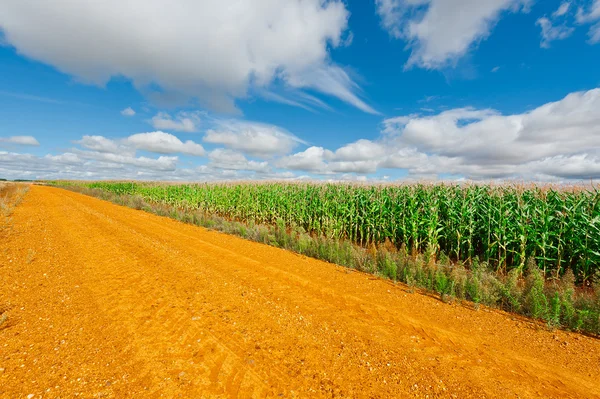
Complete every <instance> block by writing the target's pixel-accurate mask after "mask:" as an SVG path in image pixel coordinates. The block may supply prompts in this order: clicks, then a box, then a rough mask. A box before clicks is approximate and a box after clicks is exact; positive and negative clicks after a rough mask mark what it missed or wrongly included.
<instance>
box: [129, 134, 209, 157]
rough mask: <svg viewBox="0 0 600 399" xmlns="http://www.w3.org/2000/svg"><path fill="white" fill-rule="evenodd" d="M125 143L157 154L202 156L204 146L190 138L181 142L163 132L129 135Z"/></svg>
mask: <svg viewBox="0 0 600 399" xmlns="http://www.w3.org/2000/svg"><path fill="white" fill-rule="evenodd" d="M125 143H127V144H131V145H132V146H133V147H135V148H136V149H138V150H145V151H150V152H155V153H157V154H175V153H181V154H188V155H195V156H199V157H201V156H204V155H205V151H204V148H203V147H202V146H201V145H200V144H197V143H195V142H193V141H192V140H187V141H186V142H182V141H181V140H179V139H178V138H177V137H175V136H173V135H172V134H169V133H165V132H160V131H159V132H151V133H138V134H134V135H132V136H129V137H128V138H127V139H126V140H125Z"/></svg>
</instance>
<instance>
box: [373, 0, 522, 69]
mask: <svg viewBox="0 0 600 399" xmlns="http://www.w3.org/2000/svg"><path fill="white" fill-rule="evenodd" d="M375 3H376V5H377V13H378V15H379V17H380V18H381V24H382V26H383V28H384V29H386V30H387V31H388V32H389V33H390V35H391V36H392V37H395V38H398V39H403V40H405V41H406V42H407V43H408V47H410V48H411V50H412V53H411V56H410V58H409V60H408V63H407V65H406V66H407V67H411V66H417V67H422V68H427V69H441V68H444V67H447V66H449V65H453V64H454V63H456V61H457V60H458V59H459V58H461V57H462V56H464V55H465V54H466V53H467V52H468V51H469V50H470V49H472V48H473V47H474V46H476V45H477V44H478V43H479V42H480V41H482V40H484V39H486V38H487V37H488V36H489V35H490V33H491V31H492V29H493V27H494V25H495V24H496V22H497V21H498V20H499V19H500V18H501V16H502V14H503V13H505V12H507V11H512V12H518V11H523V10H527V6H528V4H529V3H530V0H376V1H375Z"/></svg>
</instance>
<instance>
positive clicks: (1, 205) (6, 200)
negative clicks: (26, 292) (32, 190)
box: [0, 182, 29, 330]
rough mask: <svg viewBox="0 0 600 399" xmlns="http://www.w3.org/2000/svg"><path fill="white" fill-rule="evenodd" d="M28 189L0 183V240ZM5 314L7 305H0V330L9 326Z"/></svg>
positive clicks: (23, 185)
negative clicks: (13, 212)
mask: <svg viewBox="0 0 600 399" xmlns="http://www.w3.org/2000/svg"><path fill="white" fill-rule="evenodd" d="M28 189H29V186H28V185H25V184H21V183H7V182H0V239H1V238H2V234H4V232H5V230H6V229H8V228H10V225H11V214H12V211H13V209H14V208H15V206H17V205H18V204H19V203H20V202H21V200H22V199H23V197H24V196H25V193H26V192H27V190H28ZM0 242H1V240H0ZM7 312H8V305H6V304H3V303H0V330H1V329H3V328H6V327H8V325H9V320H8V314H7Z"/></svg>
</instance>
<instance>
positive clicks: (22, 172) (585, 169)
mask: <svg viewBox="0 0 600 399" xmlns="http://www.w3.org/2000/svg"><path fill="white" fill-rule="evenodd" d="M214 123H215V124H216V125H219V124H220V125H221V127H223V129H222V131H220V132H219V131H217V130H215V131H212V133H211V132H208V133H207V135H206V139H207V141H209V142H211V143H212V144H221V145H224V146H225V148H223V147H218V148H216V149H213V150H212V151H210V152H209V153H208V163H205V164H203V165H199V166H198V165H197V164H196V165H194V166H192V167H187V168H181V167H180V166H179V159H178V157H177V156H164V155H162V156H160V157H158V158H153V157H149V156H138V154H136V152H137V151H138V150H146V151H150V152H154V153H159V154H179V153H183V154H193V155H202V154H204V149H203V148H202V147H201V146H200V145H199V144H197V143H194V142H192V141H187V142H182V141H181V140H180V139H178V138H177V137H175V136H173V135H171V134H168V133H164V132H152V133H140V134H137V135H133V136H129V137H125V138H120V139H108V138H105V137H102V136H84V137H83V138H82V139H81V140H79V141H77V142H76V143H77V144H79V146H80V148H73V149H70V150H69V151H67V152H65V153H59V154H49V155H46V156H43V157H37V156H34V155H29V154H15V153H9V152H0V175H2V176H3V177H9V178H11V177H12V178H15V177H45V178H58V177H62V178H86V179H91V178H120V179H126V178H136V179H159V180H202V181H204V180H211V179H213V180H214V179H217V180H222V179H275V178H290V179H292V178H293V179H296V178H303V179H304V178H315V177H319V178H321V179H327V180H330V181H338V180H344V179H359V180H361V179H363V180H364V179H367V178H368V179H369V180H371V179H376V178H377V175H381V174H385V175H388V176H389V175H390V174H392V173H393V172H392V171H391V170H393V169H399V170H402V171H403V172H406V173H407V177H406V178H407V179H422V178H427V179H435V178H447V177H448V176H450V177H451V178H455V179H481V180H490V179H525V180H558V181H565V180H569V179H590V178H594V179H598V178H600V88H597V89H593V90H589V91H586V92H576V93H571V94H569V95H567V96H566V97H564V98H562V99H560V100H559V101H555V102H550V103H547V104H544V105H541V106H539V107H537V108H535V109H533V110H531V111H529V112H525V113H517V114H509V115H504V114H502V113H500V112H499V111H496V110H493V109H476V108H473V107H465V108H456V109H450V110H446V111H443V112H439V113H437V114H421V115H418V114H410V115H400V116H395V117H392V118H387V119H385V120H383V122H382V125H381V132H380V135H379V137H378V138H376V139H373V140H367V139H360V140H357V141H355V142H352V143H348V144H345V145H342V146H340V147H339V148H337V149H335V150H334V151H331V150H329V149H326V148H323V147H320V146H311V147H308V148H306V149H304V150H302V151H299V152H296V153H293V154H290V152H291V151H292V150H293V148H294V146H295V145H297V144H300V141H299V139H297V138H296V137H294V136H292V135H291V134H289V133H287V132H285V131H284V130H282V129H280V128H277V127H274V126H270V125H261V124H254V123H251V122H240V121H224V122H223V121H216V122H214ZM248 126H251V128H248ZM224 127H229V129H225V128H224ZM303 144H306V143H303ZM288 154H290V155H288ZM250 155H254V156H261V157H265V158H267V159H266V160H262V161H257V160H255V159H252V158H251V157H250ZM296 171H302V172H303V176H300V177H298V176H297V175H296V174H295V172H296ZM376 173H377V175H376ZM403 174H404V173H403Z"/></svg>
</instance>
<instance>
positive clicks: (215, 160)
mask: <svg viewBox="0 0 600 399" xmlns="http://www.w3.org/2000/svg"><path fill="white" fill-rule="evenodd" d="M208 158H209V159H210V166H212V167H213V168H217V169H225V170H246V171H254V172H260V173H268V172H270V171H271V166H270V165H269V163H268V162H266V161H263V162H257V161H253V160H248V159H247V158H246V157H245V156H244V154H242V153H240V152H237V151H234V150H230V149H226V148H217V149H216V150H213V151H211V152H210V153H209V154H208Z"/></svg>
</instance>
